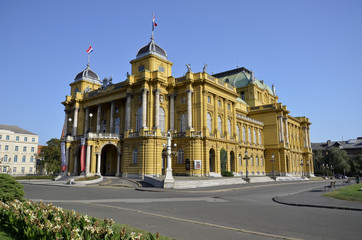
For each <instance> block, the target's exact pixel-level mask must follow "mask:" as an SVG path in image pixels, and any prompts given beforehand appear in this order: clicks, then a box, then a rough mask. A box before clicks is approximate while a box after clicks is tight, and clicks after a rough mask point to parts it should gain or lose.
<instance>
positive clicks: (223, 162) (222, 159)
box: [220, 149, 228, 171]
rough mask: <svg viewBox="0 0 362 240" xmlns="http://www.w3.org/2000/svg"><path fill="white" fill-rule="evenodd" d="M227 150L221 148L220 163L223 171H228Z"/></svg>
mask: <svg viewBox="0 0 362 240" xmlns="http://www.w3.org/2000/svg"><path fill="white" fill-rule="evenodd" d="M227 158H228V156H227V152H226V150H225V149H221V150H220V163H221V166H220V167H221V171H226V161H227Z"/></svg>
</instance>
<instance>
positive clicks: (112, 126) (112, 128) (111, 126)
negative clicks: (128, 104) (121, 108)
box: [109, 101, 115, 133]
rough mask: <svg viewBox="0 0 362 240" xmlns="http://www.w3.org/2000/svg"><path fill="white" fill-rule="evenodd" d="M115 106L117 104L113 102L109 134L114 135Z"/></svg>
mask: <svg viewBox="0 0 362 240" xmlns="http://www.w3.org/2000/svg"><path fill="white" fill-rule="evenodd" d="M114 105H115V102H114V101H111V114H110V119H109V132H110V133H114Z"/></svg>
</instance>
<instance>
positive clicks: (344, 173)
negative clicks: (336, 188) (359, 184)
mask: <svg viewBox="0 0 362 240" xmlns="http://www.w3.org/2000/svg"><path fill="white" fill-rule="evenodd" d="M345 176H346V169H345V168H343V178H345Z"/></svg>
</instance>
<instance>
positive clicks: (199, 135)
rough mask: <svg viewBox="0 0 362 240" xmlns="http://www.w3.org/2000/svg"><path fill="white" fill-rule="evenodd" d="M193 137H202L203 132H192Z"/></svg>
mask: <svg viewBox="0 0 362 240" xmlns="http://www.w3.org/2000/svg"><path fill="white" fill-rule="evenodd" d="M191 137H201V131H192V132H191Z"/></svg>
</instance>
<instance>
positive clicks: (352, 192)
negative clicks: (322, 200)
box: [324, 183, 362, 202]
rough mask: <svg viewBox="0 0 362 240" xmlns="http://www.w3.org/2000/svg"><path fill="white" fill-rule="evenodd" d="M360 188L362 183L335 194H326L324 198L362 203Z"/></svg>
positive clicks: (336, 191) (334, 192) (337, 191)
mask: <svg viewBox="0 0 362 240" xmlns="http://www.w3.org/2000/svg"><path fill="white" fill-rule="evenodd" d="M360 188H362V183H360V184H353V185H349V186H347V187H344V188H341V189H338V190H335V191H333V192H330V193H326V194H324V196H327V197H333V198H337V199H342V200H347V201H355V202H362V191H359V189H360Z"/></svg>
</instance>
